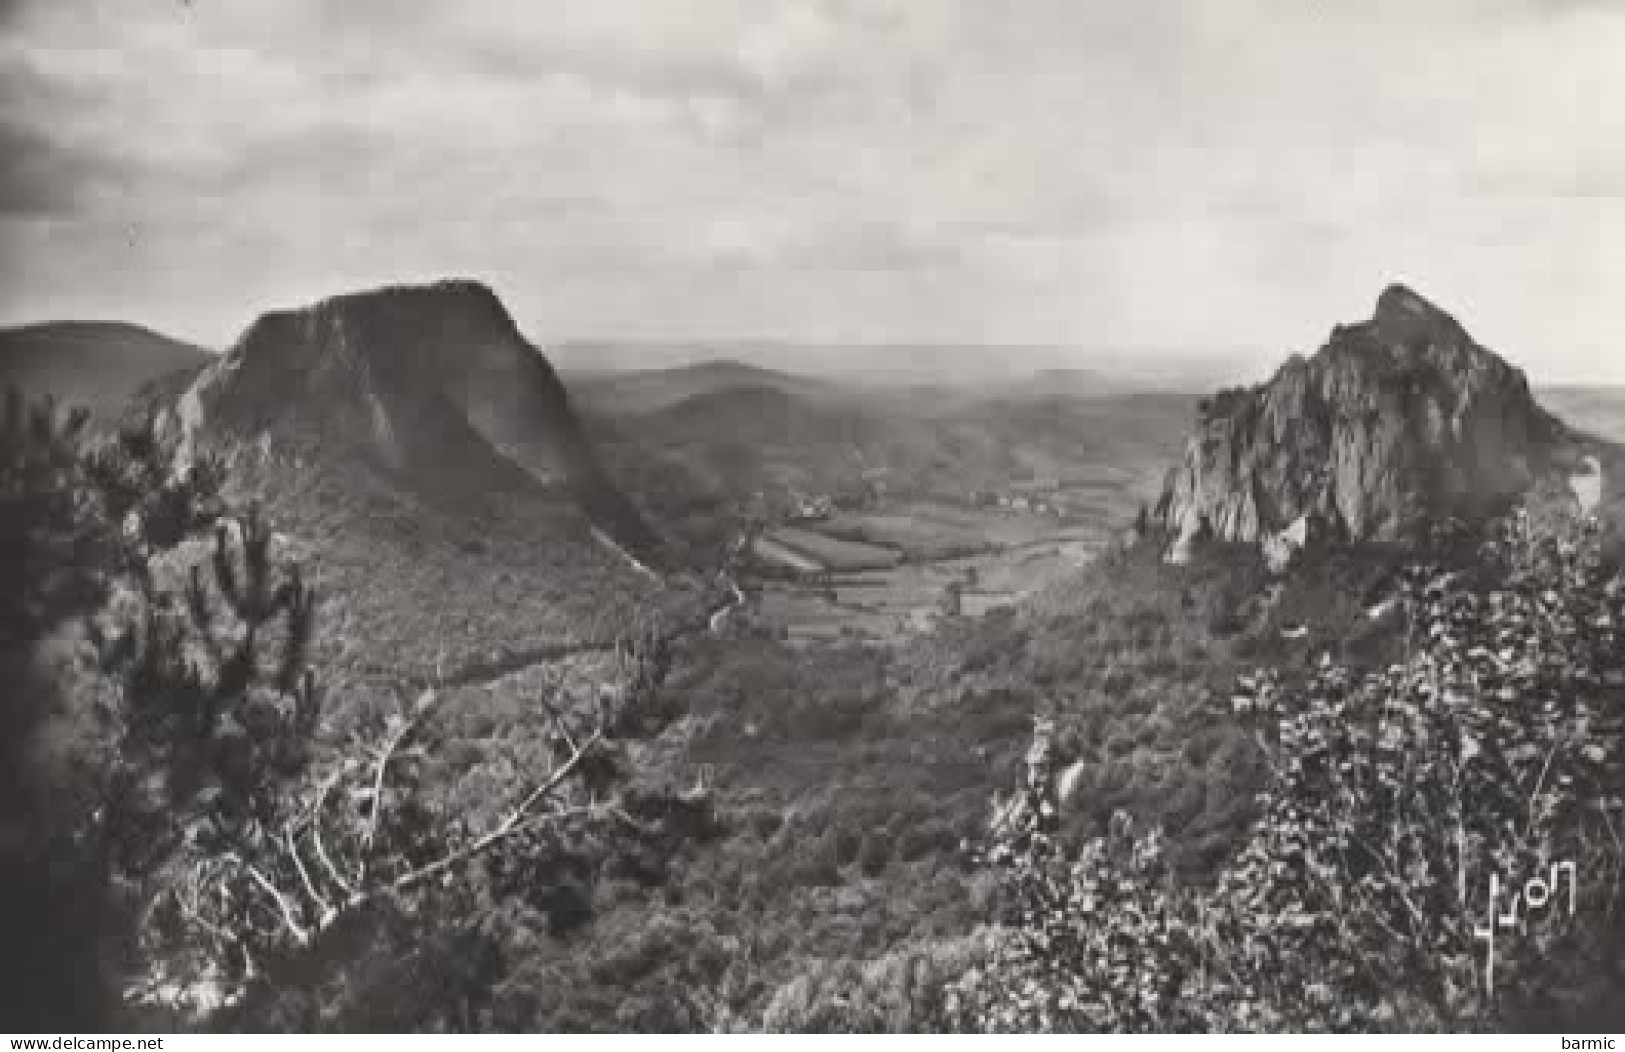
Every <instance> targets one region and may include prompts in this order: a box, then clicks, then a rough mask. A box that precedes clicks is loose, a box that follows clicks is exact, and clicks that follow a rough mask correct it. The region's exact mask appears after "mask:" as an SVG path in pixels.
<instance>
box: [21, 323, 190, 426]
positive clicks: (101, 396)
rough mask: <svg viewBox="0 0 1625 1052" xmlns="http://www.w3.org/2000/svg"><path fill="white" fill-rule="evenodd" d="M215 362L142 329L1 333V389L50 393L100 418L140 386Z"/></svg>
mask: <svg viewBox="0 0 1625 1052" xmlns="http://www.w3.org/2000/svg"><path fill="white" fill-rule="evenodd" d="M213 360H214V355H213V354H211V353H210V352H209V351H207V350H205V349H204V348H202V347H198V346H196V345H194V344H190V343H186V342H184V341H181V340H175V339H171V338H170V337H168V336H165V335H163V334H161V333H158V332H154V331H153V330H152V329H148V328H146V327H144V326H141V325H133V324H130V323H128V322H117V321H53V322H41V323H38V324H35V325H24V326H20V327H18V328H14V329H4V330H0V386H3V385H9V384H14V385H16V386H17V387H18V388H19V389H21V390H22V391H24V392H26V393H27V394H29V395H31V396H36V397H37V396H39V395H44V394H50V395H52V396H54V397H55V398H56V399H58V400H59V401H60V402H63V403H71V404H74V405H82V406H84V407H86V408H88V409H90V410H91V412H92V413H93V414H95V415H96V416H98V417H101V418H104V419H110V418H112V417H115V416H117V414H118V411H119V410H120V408H121V407H122V406H123V405H124V403H125V402H126V401H127V400H128V399H129V398H130V397H131V396H132V395H133V394H135V393H136V392H137V391H138V390H139V389H140V388H142V387H143V386H144V385H146V384H148V383H151V382H152V381H154V380H157V379H159V378H161V377H165V376H169V375H172V374H174V373H177V372H184V371H187V370H194V369H198V368H200V367H202V366H204V365H206V364H208V363H209V362H211V361H213Z"/></svg>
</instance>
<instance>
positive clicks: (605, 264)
mask: <svg viewBox="0 0 1625 1052" xmlns="http://www.w3.org/2000/svg"><path fill="white" fill-rule="evenodd" d="M1417 6H1418V5H1414V4H1407V3H1401V2H1399V0H1373V2H1370V3H1365V4H1361V5H1358V9H1355V8H1354V7H1352V6H1349V7H1342V6H1340V7H1337V8H1332V7H1330V6H1329V5H1312V4H1303V3H1293V2H1289V0H1234V2H1231V3H1226V4H1223V5H1217V4H1210V3H1203V2H1200V0H1169V2H1167V3H1164V4H1158V5H1133V4H1126V3H1105V2H1100V3H1073V2H1062V0H1015V2H1013V3H1010V4H1006V5H999V6H998V8H997V9H995V8H994V7H992V6H989V5H982V4H977V3H972V2H970V0H941V2H934V3H925V2H909V0H808V2H797V3H765V2H748V0H688V2H683V3H677V2H670V3H667V2H658V0H606V2H601V3H597V4H594V5H592V6H591V7H590V8H588V7H585V6H582V5H575V6H570V7H565V6H563V5H537V4H522V3H519V2H518V0H484V2H479V0H475V2H470V3H466V4H461V5H446V4H433V3H429V2H427V0H392V2H388V3H385V2H383V0H348V2H339V0H284V2H282V3H279V4H276V5H266V4H258V3H250V2H249V0H183V2H178V3H163V4H155V3H147V2H138V0H105V2H95V0H0V20H3V24H4V26H5V29H6V34H5V39H4V43H3V44H0V84H4V90H3V91H0V135H3V137H4V142H5V145H6V147H7V150H6V162H5V164H4V165H3V166H0V231H3V235H0V236H3V238H4V252H3V254H0V259H3V266H4V271H3V274H0V324H4V325H14V324H23V323H27V322H33V321H41V320H46V319H52V318H99V319H113V320H123V321H130V322H135V323H138V324H143V325H147V326H150V327H152V328H154V329H156V330H158V331H160V332H163V333H165V334H167V335H171V336H174V337H176V338H181V339H187V340H191V341H195V342H197V343H200V344H202V345H204V346H208V347H212V348H220V347H224V346H227V345H229V343H230V342H231V341H232V340H233V339H234V338H235V336H236V335H237V334H238V333H239V332H240V331H241V330H242V329H243V328H245V327H246V326H247V325H248V323H249V322H250V321H251V320H252V319H253V318H254V317H255V316H257V315H258V314H260V313H262V312H264V311H268V310H273V309H281V308H286V307H289V306H296V305H299V304H301V303H305V302H309V301H313V300H316V299H320V298H323V297H325V296H328V295H332V294H335V293H339V292H345V291H350V290H353V289H358V288H366V287H372V286H377V285H383V284H392V283H399V282H404V281H419V280H430V279H435V278H439V277H444V276H450V275H461V276H469V277H473V278H477V279H479V280H483V281H486V282H488V283H489V284H491V285H492V287H493V288H494V289H496V291H497V293H498V294H499V295H500V296H501V297H502V298H503V300H504V302H505V303H506V304H507V305H508V307H509V309H510V310H511V311H512V313H513V314H514V316H515V318H516V320H517V321H518V323H519V325H520V327H521V328H522V329H523V330H524V331H525V333H526V334H527V336H529V337H530V338H531V339H532V340H533V341H535V342H537V343H538V344H539V345H540V346H542V347H543V348H556V347H559V346H561V345H570V344H582V343H620V344H647V345H651V346H660V347H663V348H664V349H666V350H667V351H676V350H680V349H681V348H684V347H694V346H700V347H703V346H704V345H706V344H723V345H733V346H739V345H752V344H755V345H765V344H770V343H772V344H786V345H789V344H800V345H806V346H814V347H819V348H823V349H825V351H826V352H827V354H828V362H827V363H826V364H825V365H822V366H819V367H817V369H816V370H814V371H824V372H827V371H829V370H830V369H840V370H845V371H850V372H854V373H861V372H863V371H864V370H865V369H867V368H869V367H871V366H872V365H873V364H874V363H872V362H870V361H868V360H866V359H865V358H864V356H863V353H862V351H863V349H864V348H873V347H875V346H889V347H902V348H908V347H913V348H929V347H940V346H944V345H953V346H956V347H984V348H990V349H999V350H1004V351H1009V352H1010V353H1005V354H1001V355H998V356H996V357H997V360H994V361H988V362H982V363H973V367H972V366H965V367H964V368H969V369H971V371H972V372H975V371H976V370H978V369H980V370H983V371H985V372H986V374H987V375H1011V376H1019V375H1027V374H1030V373H1032V372H1035V371H1039V370H1043V369H1050V368H1076V369H1093V370H1099V371H1103V372H1108V373H1113V372H1115V373H1119V374H1121V373H1123V372H1124V371H1125V370H1126V371H1127V372H1128V373H1130V374H1133V373H1135V372H1137V371H1150V372H1151V373H1159V374H1177V375H1179V376H1181V377H1185V376H1192V377H1194V376H1197V375H1201V376H1203V377H1204V378H1206V377H1228V378H1259V377H1262V376H1264V375H1267V374H1268V372H1269V371H1271V370H1272V369H1273V367H1274V366H1275V365H1276V364H1277V363H1279V362H1280V361H1281V360H1282V359H1284V358H1285V357H1286V356H1287V355H1289V354H1291V353H1294V352H1312V351H1313V350H1314V349H1315V348H1316V347H1318V346H1320V344H1321V342H1322V341H1324V339H1325V337H1326V335H1327V333H1328V332H1329V330H1330V328H1331V326H1332V325H1333V324H1336V323H1339V322H1347V321H1354V320H1359V319H1361V318H1364V317H1367V316H1368V315H1369V313H1370V310H1371V306H1372V304H1373V303H1374V301H1375V299H1376V296H1377V294H1378V292H1380V290H1381V289H1382V288H1383V287H1384V286H1385V285H1386V284H1388V283H1390V282H1394V281H1402V282H1405V283H1407V284H1409V285H1411V286H1412V287H1414V288H1415V289H1417V290H1418V291H1419V292H1421V293H1422V294H1423V295H1425V296H1427V297H1429V298H1430V299H1432V300H1433V301H1434V302H1436V303H1438V304H1439V305H1440V306H1441V307H1443V308H1444V309H1446V310H1448V311H1450V312H1451V313H1452V314H1454V315H1455V316H1456V317H1458V318H1459V319H1460V320H1461V321H1462V323H1463V324H1464V325H1465V326H1466V327H1467V329H1468V330H1469V331H1470V332H1471V333H1472V334H1473V335H1474V336H1475V337H1476V338H1477V339H1478V340H1479V341H1480V342H1482V343H1484V344H1485V345H1486V346H1489V347H1491V348H1492V349H1494V350H1496V351H1498V352H1500V353H1502V354H1504V355H1506V356H1507V357H1508V358H1509V359H1510V360H1512V361H1513V362H1514V363H1515V364H1517V365H1519V366H1520V367H1522V368H1523V369H1525V370H1526V371H1527V372H1528V373H1529V375H1530V377H1531V379H1532V380H1533V381H1534V382H1536V383H1537V384H1542V385H1550V384H1554V383H1564V382H1588V383H1616V384H1617V383H1625V354H1620V353H1619V352H1618V350H1617V346H1616V345H1617V343H1618V341H1619V339H1620V337H1621V336H1622V335H1625V332H1622V329H1625V326H1622V324H1621V315H1620V313H1619V309H1618V307H1617V304H1618V302H1619V297H1618V292H1617V290H1618V289H1619V288H1621V287H1625V250H1621V249H1620V248H1619V247H1618V246H1620V245H1625V196H1622V195H1625V140H1621V139H1620V137H1619V136H1617V135H1616V134H1614V131H1615V129H1614V128H1613V127H1612V123H1613V122H1611V121H1610V120H1609V118H1608V116H1607V114H1609V113H1611V112H1619V110H1620V109H1621V106H1622V104H1625V64H1622V63H1619V62H1618V61H1617V55H1619V54H1621V53H1625V5H1613V4H1608V3H1602V2H1596V0H1435V2H1433V3H1430V4H1427V5H1425V10H1417V9H1416V8H1417ZM840 348H846V349H847V350H848V353H847V354H846V356H845V357H844V358H843V357H842V355H841V353H840V350H839V349H840ZM1125 359H1128V361H1125ZM638 364H640V365H643V366H645V367H657V366H659V365H670V364H678V363H677V362H675V361H672V360H670V359H669V357H667V358H662V359H661V360H658V361H657V360H650V361H648V362H642V363H638ZM764 364H769V365H770V366H771V367H775V368H782V367H784V366H783V365H782V363H764ZM921 367H923V366H921ZM945 367H946V366H945ZM955 368H961V366H958V365H956V366H955Z"/></svg>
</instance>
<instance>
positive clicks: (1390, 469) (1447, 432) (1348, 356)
mask: <svg viewBox="0 0 1625 1052" xmlns="http://www.w3.org/2000/svg"><path fill="white" fill-rule="evenodd" d="M1573 455H1574V454H1573V450H1572V448H1571V443H1570V441H1569V437H1568V433H1567V431H1566V429H1565V428H1564V427H1563V425H1562V424H1561V423H1560V422H1559V421H1558V420H1557V419H1556V418H1555V417H1553V416H1551V415H1550V414H1548V413H1547V412H1546V411H1545V410H1543V409H1542V408H1541V407H1540V406H1539V405H1538V404H1536V402H1535V400H1534V398H1533V397H1532V395H1531V394H1530V391H1529V385H1528V382H1527V381H1526V380H1525V378H1524V376H1523V374H1522V373H1521V372H1520V371H1519V370H1517V369H1515V368H1513V367H1512V366H1511V365H1509V364H1507V362H1506V361H1504V360H1503V359H1501V358H1500V357H1499V356H1497V355H1496V354H1494V353H1493V352H1491V351H1489V350H1486V349H1485V348H1483V347H1481V346H1479V345H1478V344H1477V343H1475V342H1474V341H1473V339H1472V337H1471V336H1469V335H1468V334H1467V332H1466V330H1465V329H1463V328H1462V327H1461V325H1460V324H1458V323H1457V322H1456V320H1455V319H1454V318H1452V317H1451V316H1450V315H1448V314H1446V313H1444V312H1443V311H1441V310H1440V309H1439V308H1437V307H1435V306H1433V305H1432V304H1431V303H1429V302H1428V301H1427V300H1425V299H1423V298H1422V297H1421V296H1419V295H1417V294H1416V293H1415V292H1412V291H1411V290H1410V289H1407V288H1404V287H1403V286H1399V285H1394V286H1390V287H1389V288H1388V289H1386V290H1385V291H1384V292H1383V293H1382V295H1381V296H1380V297H1379V298H1378V300H1377V306H1376V311H1375V312H1374V314H1373V315H1372V318H1371V320H1369V321H1366V322H1361V323H1358V324H1354V325H1340V326H1338V327H1337V328H1335V329H1334V330H1333V331H1332V334H1331V338H1330V339H1329V340H1328V341H1327V343H1326V345H1325V346H1324V347H1322V348H1321V349H1320V350H1319V351H1318V352H1317V353H1316V354H1315V355H1314V356H1313V357H1312V358H1304V357H1303V356H1301V355H1295V356H1293V357H1292V358H1291V359H1290V360H1288V361H1287V362H1286V364H1284V365H1283V366H1281V368H1280V370H1279V371H1278V372H1277V373H1276V374H1275V376H1274V377H1273V378H1272V379H1271V380H1270V381H1269V382H1268V383H1265V384H1262V385H1260V386H1257V387H1254V388H1251V389H1234V390H1228V391H1224V392H1221V393H1220V394H1218V395H1217V396H1215V397H1214V398H1211V399H1207V400H1204V401H1203V402H1202V404H1201V409H1200V411H1199V418H1198V421H1197V426H1196V430H1195V433H1194V434H1192V436H1191V437H1190V438H1189V440H1188V441H1187V443H1186V447H1185V452H1184V456H1183V458H1182V460H1181V461H1180V463H1179V464H1177V465H1176V466H1175V468H1174V469H1173V470H1172V471H1171V472H1170V473H1169V477H1168V480H1167V483H1166V485H1165V487H1164V491H1163V494H1162V497H1161V499H1160V501H1159V502H1158V505H1157V509H1156V512H1157V518H1158V519H1159V520H1160V522H1161V524H1162V525H1163V526H1164V527H1165V529H1166V530H1167V531H1168V533H1169V534H1170V535H1171V537H1172V538H1173V539H1174V540H1173V544H1172V548H1171V550H1170V557H1171V558H1173V559H1174V560H1175V561H1179V560H1182V559H1183V558H1185V557H1187V556H1188V552H1189V550H1190V546H1191V544H1192V543H1193V542H1194V541H1196V540H1197V539H1198V538H1200V537H1203V536H1211V537H1214V538H1216V539H1220V540H1227V541H1258V540H1261V539H1264V538H1266V537H1268V536H1269V535H1272V534H1276V533H1279V532H1280V531H1281V530H1282V529H1284V528H1285V527H1287V526H1288V525H1290V524H1292V523H1295V522H1297V521H1298V520H1299V519H1302V518H1305V517H1307V518H1308V519H1310V520H1313V521H1314V522H1315V523H1316V524H1317V526H1318V527H1319V528H1324V529H1326V530H1327V531H1329V532H1330V533H1331V534H1332V535H1334V536H1340V537H1343V538H1346V539H1349V540H1356V541H1369V540H1399V539H1403V538H1405V537H1407V536H1409V535H1411V534H1412V533H1413V531H1414V530H1416V528H1418V527H1419V526H1420V525H1422V524H1423V523H1425V522H1427V521H1428V520H1429V519H1433V518H1438V517H1443V516H1449V515H1461V516H1473V515H1475V514H1477V513H1480V512H1482V511H1484V510H1487V509H1489V508H1491V507H1493V506H1494V505H1495V504H1497V503H1498V502H1501V501H1503V500H1505V499H1506V498H1508V497H1510V496H1513V495H1516V494H1518V493H1521V492H1523V491H1524V490H1525V489H1527V488H1528V487H1529V486H1530V485H1531V484H1533V483H1534V482H1535V481H1536V480H1537V479H1540V478H1543V477H1545V476H1547V475H1548V473H1549V472H1550V471H1551V470H1553V469H1554V468H1556V467H1558V466H1559V465H1566V464H1568V463H1569V462H1570V461H1572V459H1573Z"/></svg>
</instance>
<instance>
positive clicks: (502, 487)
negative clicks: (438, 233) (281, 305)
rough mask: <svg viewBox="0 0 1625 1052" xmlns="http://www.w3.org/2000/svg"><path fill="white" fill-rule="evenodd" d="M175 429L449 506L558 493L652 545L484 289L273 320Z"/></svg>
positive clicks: (419, 291) (201, 392) (233, 352)
mask: <svg viewBox="0 0 1625 1052" xmlns="http://www.w3.org/2000/svg"><path fill="white" fill-rule="evenodd" d="M173 419H174V420H175V421H176V422H177V423H178V425H179V426H180V427H181V428H182V429H183V430H184V431H185V432H186V433H187V435H188V436H192V435H202V436H207V437H209V438H211V439H219V438H227V439H233V440H237V441H239V442H251V443H254V444H256V445H259V446H261V447H264V448H271V447H274V448H277V449H279V450H283V451H285V452H287V453H288V454H290V455H294V456H297V457H299V458H300V459H301V460H303V461H306V462H310V463H313V464H317V465H328V466H331V465H332V464H334V463H335V462H339V461H342V462H345V463H347V464H349V465H350V466H351V467H354V466H357V465H358V464H359V466H360V467H361V468H362V469H363V470H366V471H370V472H376V473H379V474H382V475H385V476H387V477H388V478H389V479H390V480H391V484H392V485H394V486H396V487H398V488H399V489H401V490H402V491H404V492H407V493H410V494H412V495H413V496H414V498H416V499H423V500H427V501H430V502H431V503H434V504H436V505H438V506H440V507H443V508H453V509H455V508H456V507H457V506H458V505H459V504H460V503H461V502H468V501H475V500H477V499H479V498H480V497H481V496H483V495H486V494H490V493H502V492H526V493H553V494H556V495H557V496H558V497H559V498H561V499H560V501H559V503H560V504H561V505H563V504H570V505H574V506H575V507H577V508H578V509H579V510H580V511H581V512H582V513H584V514H585V515H586V516H587V517H588V518H589V519H590V520H591V521H592V524H593V525H594V526H595V527H597V528H598V529H599V530H600V531H602V532H603V533H604V534H605V535H607V536H608V537H610V538H612V539H613V540H614V541H615V542H616V543H617V544H619V545H620V546H622V547H623V548H624V549H626V550H628V551H630V552H633V553H635V554H636V555H637V556H638V557H639V558H648V557H649V556H650V555H651V554H652V553H653V552H654V551H655V549H656V548H657V547H658V544H657V541H656V538H655V536H654V535H653V533H652V531H650V530H649V528H648V527H647V526H646V525H645V524H644V522H643V521H642V520H641V518H640V517H639V516H638V514H637V512H636V511H635V510H634V509H633V507H632V505H631V504H630V503H629V502H628V501H627V500H626V498H625V497H624V496H623V495H622V494H621V493H620V492H619V491H618V490H617V489H616V487H615V486H614V485H613V484H612V483H611V481H610V480H609V479H608V477H607V476H606V475H605V473H604V471H603V469H602V468H601V466H600V465H599V462H598V458H597V456H596V454H595V452H594V450H593V449H592V446H591V445H590V443H589V442H588V440H587V438H586V436H585V434H584V432H583V431H582V428H581V425H580V423H579V421H578V420H577V418H576V416H575V413H574V412H573V410H572V408H571V406H570V401H569V397H568V394H567V392H566V390H565V388H564V385H563V384H562V383H561V382H560V380H559V378H558V376H557V374H556V373H555V372H554V370H553V368H552V366H551V365H550V364H549V363H548V361H547V359H546V358H545V357H543V355H542V354H541V352H540V351H538V350H537V349H536V348H535V347H533V346H532V345H531V344H530V343H528V342H527V341H526V340H525V338H524V337H523V336H522V335H521V334H520V332H519V330H518V328H517V326H516V325H515V324H514V322H513V319H512V318H511V317H510V316H509V314H508V312H507V311H506V309H504V307H503V306H502V303H501V302H500V301H499V300H498V298H497V297H496V295H495V294H494V293H493V292H492V291H491V290H490V289H489V288H487V287H486V286H484V285H482V284H479V283H477V282H473V281H461V280H456V281H442V282H437V283H434V284H428V285H415V286H396V287H390V288H384V289H378V290H373V291H367V292H358V293H352V294H348V295H342V296H336V297H333V298H331V299H326V300H323V301H321V302H319V303H317V304H314V305H313V306H310V307H306V308H303V309H298V310H291V311H279V312H275V313H271V314H266V315H264V316H262V317H260V318H259V319H258V320H256V321H255V322H254V323H253V324H252V325H251V326H250V327H249V328H248V330H247V331H246V332H244V334H243V335H242V337H241V338H240V339H239V340H238V341H237V343H236V344H235V345H234V346H233V347H232V348H231V349H230V350H229V351H228V352H227V353H226V354H225V355H223V356H222V357H221V359H220V360H219V361H218V362H216V363H215V364H213V365H211V366H210V367H209V368H208V369H206V370H204V372H203V373H202V374H201V375H200V376H199V377H198V378H197V380H196V381H195V382H194V383H193V384H192V385H191V387H190V388H189V389H188V390H187V391H186V392H185V393H184V394H183V395H182V396H181V397H180V398H179V400H178V402H177V403H176V406H175V412H174V417H173Z"/></svg>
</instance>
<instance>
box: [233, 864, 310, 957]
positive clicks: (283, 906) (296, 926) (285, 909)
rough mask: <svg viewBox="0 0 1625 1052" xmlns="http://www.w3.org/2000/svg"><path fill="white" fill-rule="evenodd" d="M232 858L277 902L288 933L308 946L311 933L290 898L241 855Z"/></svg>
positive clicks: (302, 944) (301, 943)
mask: <svg viewBox="0 0 1625 1052" xmlns="http://www.w3.org/2000/svg"><path fill="white" fill-rule="evenodd" d="M230 857H231V859H232V860H233V861H235V862H236V863H237V864H238V865H240V866H242V867H243V870H244V872H246V873H247V874H248V876H249V878H250V879H252V880H253V881H254V883H255V884H257V885H259V888H260V890H261V891H263V892H265V893H266V894H267V895H269V896H271V898H272V899H273V900H274V901H275V902H276V907H277V911H278V912H279V913H281V914H282V923H283V924H284V925H285V926H286V927H287V929H288V932H289V933H290V934H291V935H292V936H293V937H294V941H296V942H298V943H299V945H301V946H305V945H308V944H309V942H310V932H309V931H308V930H307V929H306V928H305V926H304V925H303V924H300V923H299V915H298V911H296V910H295V909H294V907H293V903H291V902H289V901H288V897H287V896H286V895H284V894H283V893H282V892H281V891H280V890H279V889H278V888H277V886H276V885H275V884H273V883H271V881H270V879H269V878H268V877H266V875H265V874H264V873H261V872H260V871H259V869H258V868H257V867H255V866H254V865H253V864H252V863H251V862H248V861H247V860H246V859H244V858H243V857H242V856H241V855H232V856H230Z"/></svg>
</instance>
